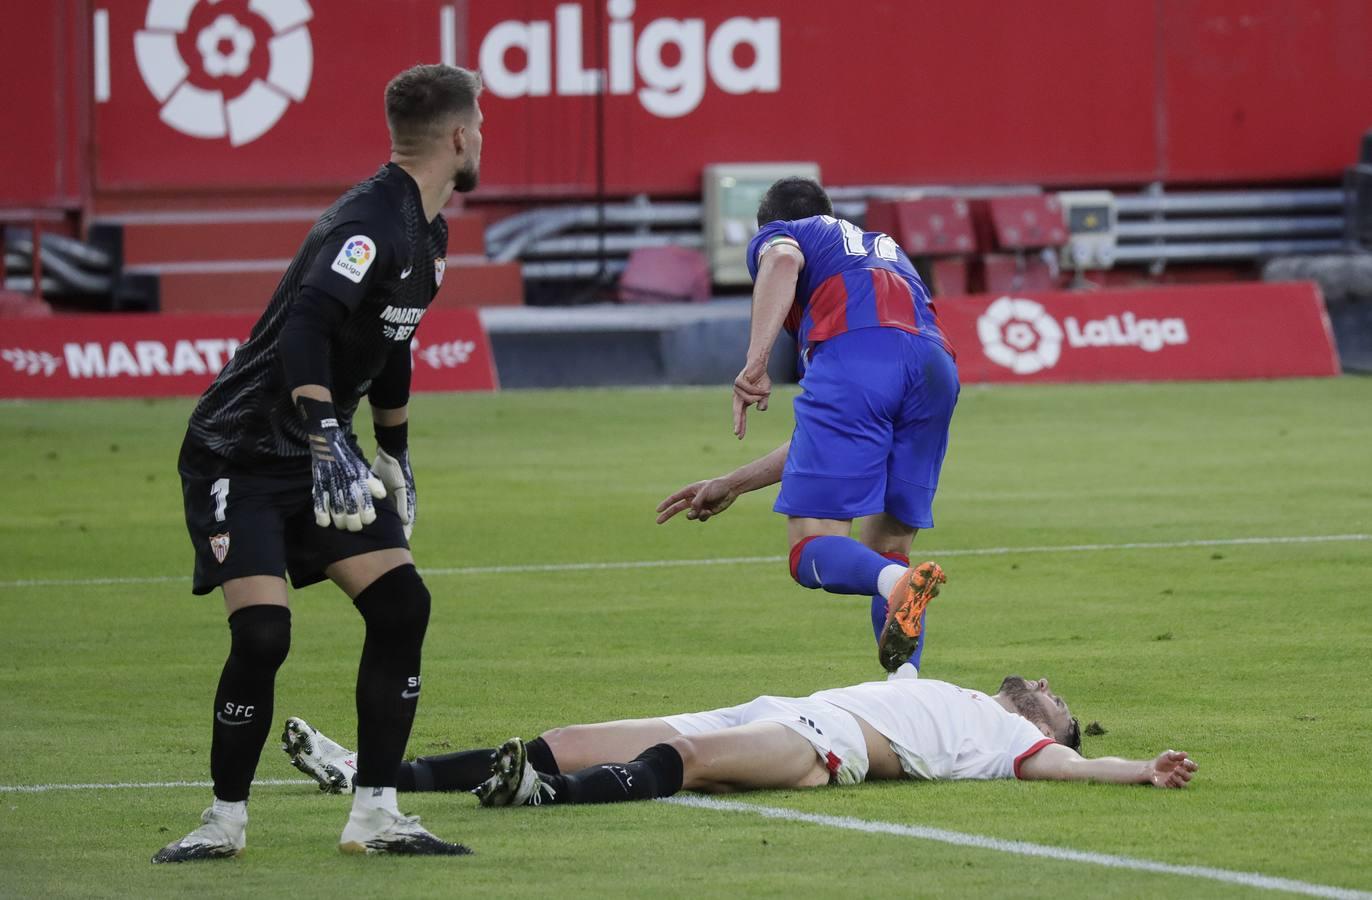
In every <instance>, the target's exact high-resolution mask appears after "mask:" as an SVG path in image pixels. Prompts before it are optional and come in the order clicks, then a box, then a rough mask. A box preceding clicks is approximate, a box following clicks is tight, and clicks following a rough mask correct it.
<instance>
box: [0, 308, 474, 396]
mask: <svg viewBox="0 0 1372 900" xmlns="http://www.w3.org/2000/svg"><path fill="white" fill-rule="evenodd" d="M256 321H257V317H256V316H252V315H223V316H194V315H186V316H159V315H141V316H140V315H114V316H111V315H100V316H54V317H51V318H45V319H8V320H6V322H5V329H4V335H3V337H0V398H6V399H12V398H69V397H182V396H194V395H196V394H199V393H200V392H201V391H203V390H204V389H205V388H206V387H208V386H209V383H210V382H211V381H212V380H213V379H214V376H215V375H216V374H218V372H219V370H220V369H221V368H223V367H224V364H225V363H227V362H228V361H229V358H230V357H231V356H233V353H234V351H235V350H236V349H237V348H238V345H239V344H240V343H242V342H243V341H244V340H246V339H247V336H248V334H249V332H251V331H252V326H253V323H254V322H256ZM410 352H411V360H412V362H413V364H414V381H413V389H414V390H415V391H489V390H494V389H495V388H496V376H495V365H494V361H493V357H492V355H491V346H490V341H489V340H488V339H487V337H486V331H485V329H484V328H483V327H482V326H481V320H480V318H479V317H478V316H477V314H476V311H475V310H470V309H442V310H431V311H429V312H428V313H427V314H426V315H425V316H424V321H423V324H422V325H421V326H420V330H419V332H418V334H417V336H416V337H415V338H414V340H412V341H411V342H410Z"/></svg>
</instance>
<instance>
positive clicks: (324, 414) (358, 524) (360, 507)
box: [299, 397, 386, 531]
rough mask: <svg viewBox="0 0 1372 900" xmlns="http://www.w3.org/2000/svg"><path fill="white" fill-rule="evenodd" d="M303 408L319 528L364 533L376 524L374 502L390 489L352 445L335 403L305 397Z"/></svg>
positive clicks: (316, 518) (302, 401)
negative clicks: (342, 426)
mask: <svg viewBox="0 0 1372 900" xmlns="http://www.w3.org/2000/svg"><path fill="white" fill-rule="evenodd" d="M299 405H300V411H301V413H302V414H303V415H304V418H305V430H306V431H307V432H308V433H309V436H310V459H311V465H312V467H313V469H314V488H313V495H314V521H315V524H316V525H319V526H320V527H322V528H327V527H329V525H330V524H332V525H333V526H334V527H335V528H339V529H343V530H345V531H361V530H362V527H363V526H364V525H370V524H372V523H373V522H375V521H376V507H375V506H374V505H373V504H372V499H373V498H375V499H377V500H380V499H381V498H382V497H384V496H386V488H385V486H384V485H382V484H381V482H380V481H379V480H378V479H377V478H376V476H374V475H372V473H371V471H370V470H369V469H368V468H367V463H366V461H364V460H363V459H362V457H361V456H359V455H358V453H357V451H355V450H354V449H353V448H352V445H351V444H349V443H348V438H347V435H345V434H344V433H343V429H341V428H339V427H338V419H337V418H336V416H335V414H334V408H333V404H332V403H326V402H323V401H318V400H311V399H309V398H306V397H302V398H300V400H299Z"/></svg>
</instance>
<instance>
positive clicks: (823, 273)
mask: <svg viewBox="0 0 1372 900" xmlns="http://www.w3.org/2000/svg"><path fill="white" fill-rule="evenodd" d="M777 242H784V243H794V244H795V245H796V246H797V247H799V248H800V252H801V253H802V254H803V255H804V256H805V266H804V268H802V269H801V270H800V279H799V281H798V282H797V283H796V298H795V301H794V302H793V304H792V306H791V311H790V313H788V314H787V316H786V330H787V331H788V332H790V333H791V334H793V335H795V338H796V344H797V346H798V347H799V348H800V351H801V352H802V353H804V352H805V350H806V349H808V348H809V347H811V346H813V345H815V344H818V343H819V342H820V341H823V340H827V339H829V338H831V337H833V336H834V335H838V334H842V333H844V332H845V331H855V330H857V329H859V328H899V329H901V330H902V331H908V332H910V333H912V334H917V335H920V336H921V337H924V338H928V339H929V340H932V341H935V342H936V343H938V344H939V346H941V347H943V349H944V350H947V351H948V353H950V354H952V355H953V356H954V358H956V354H955V353H954V351H953V348H952V345H950V344H949V343H948V339H947V337H945V335H944V333H943V329H942V328H940V327H939V322H938V312H937V311H936V310H935V309H934V303H933V300H932V299H931V298H930V296H929V289H928V288H927V287H925V286H924V282H923V281H922V280H921V279H920V277H919V274H918V273H917V272H916V271H915V267H914V266H913V265H912V264H911V263H910V258H909V257H908V256H906V255H905V251H903V250H901V249H900V247H899V246H898V245H897V244H896V242H895V241H894V240H892V239H891V238H890V237H889V236H888V235H885V234H882V233H881V232H879V231H863V230H862V229H860V228H858V227H857V226H856V225H854V224H853V223H852V222H849V221H847V220H846V219H836V218H834V217H833V216H811V217H810V218H808V219H796V220H795V221H792V222H769V223H768V224H766V225H764V226H762V229H761V230H760V231H758V233H757V234H756V235H755V236H754V237H753V239H752V241H751V242H749V244H748V274H749V275H751V276H752V278H753V280H754V281H756V280H757V270H758V261H759V259H760V258H761V256H762V253H763V252H764V251H765V250H767V248H768V247H771V246H772V245H773V244H775V243H777Z"/></svg>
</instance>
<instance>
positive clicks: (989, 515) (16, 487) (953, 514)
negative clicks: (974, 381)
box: [0, 378, 1372, 897]
mask: <svg viewBox="0 0 1372 900" xmlns="http://www.w3.org/2000/svg"><path fill="white" fill-rule="evenodd" d="M791 396H792V394H791V393H789V392H781V393H779V396H778V398H777V402H775V404H774V408H773V409H772V410H771V411H769V412H767V413H763V414H754V415H753V416H752V417H751V419H752V421H751V423H750V428H749V434H748V439H747V441H746V442H745V443H743V444H740V443H739V442H737V441H735V440H734V439H733V438H732V436H731V435H730V434H729V395H728V393H727V391H726V390H725V389H723V388H716V389H708V390H707V389H700V390H695V389H692V390H623V391H566V392H528V393H519V392H514V393H507V394H500V395H489V396H433V395H428V396H420V397H417V398H416V399H415V401H414V404H413V407H412V409H413V415H414V426H413V429H412V434H413V444H414V458H415V467H416V472H417V475H418V478H419V490H420V520H419V527H418V530H417V532H416V534H415V539H414V549H415V555H416V557H417V558H418V561H419V564H420V566H421V568H428V569H447V570H448V571H447V572H446V573H445V572H442V571H438V572H433V573H432V574H431V575H430V576H429V585H430V588H431V589H432V591H433V593H434V598H435V602H434V613H433V619H432V624H431V626H430V630H429V637H428V643H427V646H426V649H425V666H424V684H425V691H424V699H423V701H422V702H421V705H420V711H419V717H418V720H417V722H416V723H415V729H414V734H413V737H412V738H411V741H410V752H411V753H412V754H419V753H430V752H436V751H442V750H445V749H448V748H458V747H464V746H489V745H491V744H492V743H494V742H497V741H499V740H502V739H504V738H506V737H508V736H509V735H511V734H523V735H525V736H532V735H534V734H536V733H538V732H539V731H540V730H542V729H544V728H547V727H551V726H553V725H558V724H565V723H568V722H577V721H596V720H602V719H611V718H621V717H628V716H640V715H653V714H663V713H669V712H678V711H686V710H695V709H705V708H711V707H715V706H720V705H724V704H731V703H736V702H740V701H743V700H746V699H749V698H751V697H753V696H755V695H758V694H761V693H775V694H789V695H800V694H805V693H808V692H810V691H813V690H817V689H820V688H826V687H833V686H837V685H841V684H847V683H852V682H856V681H861V680H866V679H868V678H872V677H876V676H877V675H878V674H879V673H878V671H877V669H876V665H875V653H874V652H873V646H872V637H871V633H870V630H869V626H868V622H867V619H868V613H867V603H866V601H865V600H859V599H854V598H842V597H838V596H834V595H830V594H824V593H818V592H816V593H811V592H807V591H804V590H802V589H801V588H799V587H797V586H796V585H795V584H793V583H792V582H791V581H790V579H789V578H788V577H787V574H786V571H785V568H784V564H783V563H781V562H779V561H778V562H773V563H756V562H754V563H732V564H730V563H723V564H712V565H699V566H691V567H686V566H663V567H655V568H611V569H605V570H598V571H586V570H581V571H578V570H561V571H557V570H554V571H543V572H523V573H518V572H500V571H496V572H485V573H470V572H453V571H451V570H453V569H464V568H469V567H501V566H529V565H542V564H548V565H551V566H557V565H560V564H567V563H588V562H631V561H651V560H710V559H725V558H730V557H756V556H772V557H778V558H779V557H781V556H782V555H783V554H784V552H785V540H784V529H783V525H782V521H781V519H780V518H779V517H778V516H776V515H774V514H773V513H771V511H770V505H771V497H772V492H770V491H768V492H762V493H760V494H758V495H753V496H748V497H745V498H743V499H742V500H741V501H740V502H739V503H738V504H737V505H736V506H735V507H734V508H733V509H732V510H730V511H729V512H728V513H726V514H725V515H724V516H722V517H721V518H719V519H717V520H715V521H712V522H710V523H708V524H705V525H700V524H697V523H688V522H686V521H684V520H681V521H674V522H672V523H669V524H668V525H667V526H663V527H657V526H655V525H654V524H653V516H654V513H653V507H654V506H655V504H656V503H657V501H658V500H659V499H660V498H661V497H663V496H665V495H666V494H667V493H668V492H669V491H671V490H674V489H676V488H677V487H679V486H681V485H682V484H684V483H686V482H688V481H690V480H694V479H696V478H702V477H706V476H711V475H715V474H718V473H720V472H722V471H724V470H726V469H728V468H730V467H732V466H734V465H736V464H738V463H740V462H742V461H745V460H746V459H749V458H751V457H752V456H754V455H757V454H760V453H762V452H763V451H765V450H768V449H770V448H771V447H773V446H775V445H776V444H777V443H779V442H780V441H781V440H783V439H784V438H785V436H786V435H787V434H788V433H789V430H790V427H791V420H790V413H789V405H790V404H789V398H790V397H791ZM189 407H190V401H188V400H175V401H159V402H90V403H53V404H6V405H2V406H0V473H3V474H4V480H5V483H6V486H7V488H8V490H7V491H6V492H5V495H4V502H3V503H0V785H4V786H6V787H7V788H10V787H13V786H32V785H49V784H77V783H98V784H105V783H119V782H125V783H127V782H158V783H162V782H175V781H199V780H204V779H205V778H207V777H208V776H207V768H208V745H209V728H208V725H209V714H210V704H211V700H212V696H213V691H214V684H215V679H216V678H217V676H218V670H219V667H220V665H221V663H222V660H223V656H224V653H225V650H226V648H227V638H228V634H227V629H226V628H225V626H224V620H223V613H222V607H221V604H220V601H219V599H218V598H217V597H208V598H194V597H192V596H191V595H190V593H189V588H188V583H187V581H186V580H185V576H186V575H188V573H189V568H190V561H191V556H190V547H189V545H188V542H187V539H186V533H185V530H184V526H183V524H182V517H181V498H180V489H179V483H178V481H177V478H176V473H175V458H176V451H177V447H178V443H179V441H180V439H181V434H182V429H183V426H184V421H185V417H186V414H187V412H188V410H189ZM369 430H370V429H369V427H368V426H366V425H365V424H364V425H363V427H362V429H361V432H362V433H363V434H367V433H368V432H369ZM365 444H366V445H367V446H370V441H366V442H365ZM1369 451H1372V380H1368V379H1356V378H1342V379H1336V380H1322V381H1314V380H1312V381H1292V382H1266V383H1247V384H1233V383H1215V384H1182V385H1152V386H1098V387H1042V388H1038V387H1036V388H1000V389H977V388H968V389H966V390H965V391H964V393H963V396H962V401H961V403H960V405H959V408H958V412H957V416H956V417H955V419H954V424H953V439H952V446H951V448H950V451H949V456H948V461H947V463H946V466H945V469H944V480H943V484H942V487H941V489H940V492H939V501H938V503H937V506H936V515H937V517H938V522H939V527H938V528H937V529H936V530H934V531H930V532H927V533H924V534H921V535H920V537H919V539H918V541H917V542H916V545H915V547H916V549H915V555H916V556H917V557H919V558H921V559H923V558H930V559H938V560H940V561H941V562H942V563H943V564H944V566H945V568H946V569H947V571H948V575H949V583H948V585H947V586H946V588H945V589H944V593H943V595H942V596H941V597H940V598H939V599H938V600H937V601H936V603H935V605H934V607H932V611H931V613H930V625H929V628H930V632H929V634H930V636H929V646H928V649H927V650H926V653H925V671H924V674H925V675H926V676H927V677H932V678H941V679H947V680H951V681H955V682H959V683H963V684H967V685H969V686H974V687H980V688H993V687H994V686H995V685H996V684H998V683H999V679H1000V677H1001V676H1003V675H1005V674H1007V673H1009V672H1018V673H1021V674H1024V675H1026V676H1030V677H1036V676H1038V675H1040V674H1046V675H1048V676H1049V677H1050V678H1051V679H1052V680H1053V681H1054V684H1055V687H1056V689H1058V690H1059V691H1061V692H1062V693H1063V694H1064V696H1065V697H1066V698H1067V699H1068V701H1069V702H1070V703H1071V704H1072V705H1073V707H1074V710H1075V711H1076V712H1077V713H1078V714H1079V715H1080V716H1081V717H1082V720H1083V722H1087V721H1093V720H1095V721H1099V722H1100V723H1101V724H1102V725H1103V726H1104V727H1105V729H1106V731H1107V733H1106V734H1105V735H1104V736H1101V737H1096V738H1088V739H1087V745H1086V748H1087V753H1088V754H1090V755H1107V754H1115V755H1126V756H1142V755H1151V754H1153V753H1155V752H1157V751H1159V750H1162V749H1164V748H1167V747H1178V748H1182V749H1186V750H1189V751H1191V752H1192V753H1193V754H1194V755H1195V757H1196V758H1197V759H1198V760H1199V761H1200V765H1201V768H1200V772H1199V774H1198V775H1197V777H1196V779H1195V781H1194V782H1193V784H1192V787H1191V788H1190V789H1189V790H1186V791H1182V792H1162V791H1156V790H1152V789H1147V788H1141V787H1138V788H1119V787H1107V786H1093V785H1062V784H1027V783H1024V784H1021V783H1014V782H997V783H961V784H920V783H913V782H903V783H888V784H874V785H863V786H858V787H855V788H828V789H820V790H814V791H808V792H807V791H789V792H771V793H764V794H755V795H748V796H744V797H742V798H741V799H742V800H744V801H746V802H750V803H759V804H764V805H768V806H776V807H784V808H788V809H794V810H800V811H804V812H810V813H822V814H828V815H836V816H851V817H856V818H860V819H868V820H873V821H880V822H893V823H905V824H912V825H921V826H931V827H937V828H944V829H950V830H954V831H959V832H965V833H970V834H977V835H985V836H990V837H996V838H1005V839H1013V840H1024V841H1031V842H1034V843H1038V844H1044V845H1051V846H1054V847H1060V848H1069V849H1074V850H1083V851H1094V852H1100V853H1111V854H1121V855H1127V856H1131V857H1136V858H1142V859H1149V860H1157V861H1162V862H1168V863H1173V864H1180V865H1196V866H1211V867H1219V868H1224V869H1229V870H1234V871H1238V872H1249V873H1261V874H1264V875H1271V876H1277V877H1283V878H1290V879H1299V880H1302V881H1308V882H1315V883H1319V884H1324V885H1332V886H1337V887H1342V888H1352V889H1358V890H1362V891H1372V766H1369V763H1370V762H1372V690H1369V687H1368V681H1369V676H1372V541H1369V540H1367V539H1366V538H1364V539H1361V540H1345V541H1322V542H1311V543H1255V544H1232V545H1222V546H1213V545H1197V546H1176V547H1171V548H1146V547H1145V548H1135V549H1121V548H1113V549H1110V548H1107V549H1095V550H1077V551H1067V552H1024V551H1019V552H1017V551H1015V550H1011V551H1010V552H1006V553H1003V554H991V555H975V554H968V553H965V552H960V551H968V550H975V549H979V548H1042V547H1065V546H1072V545H1084V544H1090V545H1119V544H1126V543H1145V544H1146V543H1174V542H1187V541H1211V540H1216V539H1232V538H1266V537H1276V536H1327V535H1350V534H1361V535H1366V534H1368V533H1369V532H1372V452H1369ZM941 551H946V552H947V555H941ZM118 579H132V580H131V581H119V580H118ZM156 579H160V580H156ZM53 580H56V581H58V582H62V583H56V584H54V583H47V582H50V581H53ZM26 582H36V583H26ZM292 602H293V607H294V610H295V619H294V623H295V627H294V644H293V647H292V651H291V657H290V659H289V660H288V661H287V662H286V665H285V666H284V668H283V669H282V672H281V675H280V678H279V682H278V689H277V699H276V718H277V719H278V720H284V719H285V717H286V716H288V715H303V716H305V717H306V718H308V719H309V720H311V721H312V722H314V723H315V724H317V725H319V726H320V727H321V728H323V729H324V730H325V731H326V732H329V733H331V734H333V735H335V736H336V737H338V738H340V739H342V740H344V741H345V742H349V741H351V740H352V739H353V733H354V731H353V729H354V725H353V719H354V716H353V712H352V703H353V699H352V694H353V687H352V685H353V679H354V676H355V672H356V658H357V654H358V652H359V650H360V646H361V636H362V628H361V622H360V620H359V619H358V617H357V615H356V613H355V612H354V611H353V609H352V608H351V605H350V604H349V603H348V602H347V600H346V599H345V598H344V597H343V596H342V595H341V594H340V593H338V592H337V591H336V590H335V589H333V588H332V587H330V586H320V587H316V588H312V589H310V590H308V591H305V592H303V593H301V594H300V595H298V596H295V597H294V598H293V601H292ZM258 777H259V779H292V778H296V777H298V776H297V775H296V773H295V772H294V770H293V769H291V768H289V766H288V764H287V762H286V760H285V757H284V755H283V754H281V753H280V751H279V750H278V749H277V747H276V745H275V742H274V741H273V742H271V743H269V744H268V746H267V749H266V750H265V752H264V754H263V757H262V762H261V765H260V767H259V769H258ZM208 799H209V791H208V790H207V789H206V788H203V787H190V788H185V787H180V788H178V787H148V788H139V789H131V788H98V789H85V790H50V791H46V792H41V793H24V792H16V791H13V790H8V789H7V790H4V791H0V896H27V897H102V896H137V897H155V896H173V895H175V896H185V895H202V896H216V897H217V896H258V897H262V896H281V895H287V894H289V895H291V896H294V897H314V896H319V897H326V896H327V897H349V896H358V897H365V896H440V895H441V896H471V895H476V894H478V893H480V894H486V895H491V894H495V895H517V896H558V897H563V896H597V897H599V896H635V895H654V896H658V895H660V896H681V897H697V896H712V895H713V896H726V895H727V896H738V895H748V896H752V895H757V896H781V895H789V896H880V895H887V896H909V895H921V896H936V895H942V896H950V897H952V896H959V897H962V896H979V895H1014V896H1020V897H1023V896H1031V897H1037V896H1044V897H1047V896H1054V897H1059V896H1064V895H1067V896H1073V895H1077V896H1121V897H1140V896H1159V897H1160V896H1164V895H1166V896H1188V897H1190V896H1238V895H1240V894H1245V893H1251V892H1252V889H1251V888H1244V887H1241V886H1234V885H1230V884H1223V883H1218V882H1215V881H1207V880H1200V879H1194V878H1187V877H1183V876H1177V875H1167V874H1152V873H1147V872H1137V871H1123V870H1117V869H1110V868H1103V867H1099V866H1093V865H1086V864H1083V863H1079V862H1070V861H1063V860H1053V859H1039V858H1028V857H1023V856H1015V855H1009V854H1005V853H998V852H992V851H988V850H981V849H974V848H968V847H957V846H950V845H947V844H940V843H933V842H929V841H924V840H919V839H915V838H911V837H905V836H898V835H878V834H866V833H858V832H853V831H844V830H838V829H834V828H829V827H824V826H821V825H816V824H803V823H798V822H788V821H781V820H775V819H766V818H762V817H759V816H753V815H743V814H739V813H736V812H726V811H719V810H708V809H689V808H683V807H680V806H673V805H668V804H661V803H643V804H633V805H624V806H619V807H613V808H611V807H588V808H577V809H543V810H482V809H479V808H477V806H476V803H475V801H474V800H473V799H472V798H469V797H466V796H447V795H432V794H430V795H411V796H408V797H404V798H402V808H404V809H405V810H407V811H409V812H413V813H418V814H421V815H422V816H423V818H424V821H425V823H426V824H427V825H429V826H430V827H431V828H432V829H433V830H434V831H435V832H436V833H437V834H439V835H440V836H443V837H446V838H449V839H453V840H461V841H464V842H466V843H468V844H470V845H471V846H472V847H473V848H474V849H475V850H476V855H475V856H473V857H471V858H466V859H455V860H454V859H448V860H390V859H357V858H347V857H343V856H341V855H340V854H339V853H338V852H337V850H336V849H335V844H336V841H337V838H338V832H339V830H340V829H341V827H342V825H343V822H344V819H345V817H346V814H347V808H348V806H347V801H346V800H345V799H344V798H339V797H326V796H322V795H320V794H319V793H318V792H317V791H316V790H315V789H314V788H313V787H312V786H306V785H298V784H288V785H276V786H260V787H258V788H257V789H256V790H255V792H254V795H253V802H252V807H251V810H252V820H251V823H250V826H249V831H248V852H247V854H246V855H245V856H244V857H243V858H241V859H239V860H234V861H229V862H220V863H205V864H195V865H187V866H183V867H179V868H178V867H153V866H151V865H150V864H149V863H148V858H149V856H150V855H151V854H152V853H153V852H154V851H155V850H156V849H157V848H158V847H159V846H161V845H162V844H163V843H165V842H167V841H169V840H171V839H174V838H176V837H179V836H180V835H181V834H183V833H184V832H185V831H187V830H189V829H190V828H191V827H192V826H194V825H195V824H196V823H197V817H198V815H199V813H200V811H201V810H202V809H203V808H204V806H206V805H207V802H208Z"/></svg>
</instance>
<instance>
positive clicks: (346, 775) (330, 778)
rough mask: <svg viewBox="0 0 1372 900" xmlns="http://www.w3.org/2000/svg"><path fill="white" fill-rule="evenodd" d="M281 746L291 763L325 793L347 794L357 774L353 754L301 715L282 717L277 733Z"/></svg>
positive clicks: (355, 756)
mask: <svg viewBox="0 0 1372 900" xmlns="http://www.w3.org/2000/svg"><path fill="white" fill-rule="evenodd" d="M281 749H282V750H285V751H286V755H287V756H289V757H290V758H291V765H293V766H295V767H296V768H297V769H299V770H300V771H302V772H304V773H305V774H306V775H308V776H310V777H311V778H313V779H314V780H315V781H317V782H318V783H319V789H320V790H321V791H324V792H325V793H326V794H348V793H351V792H352V789H353V779H354V778H356V777H357V754H356V753H354V752H353V751H351V750H349V749H348V748H347V747H344V746H343V745H342V744H339V743H337V742H335V741H332V740H330V739H329V738H328V737H327V736H326V735H325V734H324V733H323V732H322V731H320V730H319V729H318V728H315V727H314V726H313V725H311V724H310V723H309V722H306V721H305V720H304V719H297V718H290V719H287V720H286V730H285V731H283V732H282V733H281Z"/></svg>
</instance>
